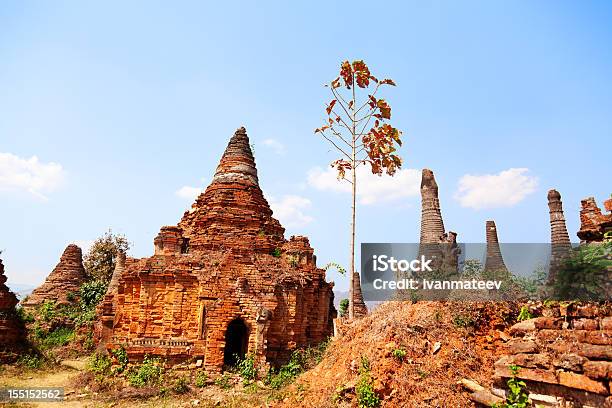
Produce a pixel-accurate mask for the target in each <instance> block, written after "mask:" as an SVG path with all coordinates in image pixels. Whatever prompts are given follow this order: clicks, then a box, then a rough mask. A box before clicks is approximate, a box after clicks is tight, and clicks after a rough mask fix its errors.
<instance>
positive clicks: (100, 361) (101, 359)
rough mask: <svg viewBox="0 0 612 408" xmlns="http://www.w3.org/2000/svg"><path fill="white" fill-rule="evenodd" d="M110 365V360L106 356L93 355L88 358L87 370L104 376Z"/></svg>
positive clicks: (100, 354)
mask: <svg viewBox="0 0 612 408" xmlns="http://www.w3.org/2000/svg"><path fill="white" fill-rule="evenodd" d="M111 364H112V362H111V359H110V358H109V357H108V356H106V355H104V354H102V353H95V354H94V355H92V356H91V357H90V358H89V361H88V363H87V368H88V369H89V371H91V372H93V373H95V374H98V375H105V374H108V373H109V372H110V368H111Z"/></svg>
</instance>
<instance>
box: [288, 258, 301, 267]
mask: <svg viewBox="0 0 612 408" xmlns="http://www.w3.org/2000/svg"><path fill="white" fill-rule="evenodd" d="M299 264H300V261H299V258H298V257H297V255H291V256H289V265H291V267H292V268H297V267H298V265H299Z"/></svg>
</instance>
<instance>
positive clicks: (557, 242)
mask: <svg viewBox="0 0 612 408" xmlns="http://www.w3.org/2000/svg"><path fill="white" fill-rule="evenodd" d="M548 209H549V210H550V211H549V212H550V242H551V243H552V244H553V245H554V246H556V247H558V248H559V249H562V248H565V249H569V248H571V243H570V238H569V234H568V233H567V227H566V226H565V215H564V214H563V203H562V202H561V194H559V192H558V191H557V190H550V191H549V192H548Z"/></svg>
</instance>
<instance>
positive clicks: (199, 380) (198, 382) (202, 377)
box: [195, 370, 208, 388]
mask: <svg viewBox="0 0 612 408" xmlns="http://www.w3.org/2000/svg"><path fill="white" fill-rule="evenodd" d="M206 381H208V374H206V371H204V370H201V371H198V373H197V374H196V378H195V386H196V387H198V388H203V387H205V386H206Z"/></svg>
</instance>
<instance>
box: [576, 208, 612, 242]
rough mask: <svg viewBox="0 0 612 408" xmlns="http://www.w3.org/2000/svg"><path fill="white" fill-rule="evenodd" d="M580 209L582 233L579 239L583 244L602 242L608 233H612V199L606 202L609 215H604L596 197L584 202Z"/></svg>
mask: <svg viewBox="0 0 612 408" xmlns="http://www.w3.org/2000/svg"><path fill="white" fill-rule="evenodd" d="M580 203H581V205H582V208H581V209H580V231H578V238H580V240H581V241H582V242H601V241H603V239H604V235H605V234H606V233H607V232H612V198H609V199H607V200H606V201H604V208H605V209H606V211H607V212H608V214H603V213H602V212H601V209H600V208H599V207H598V206H597V203H596V202H595V198H594V197H588V198H585V199H584V200H582V201H581V202H580Z"/></svg>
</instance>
